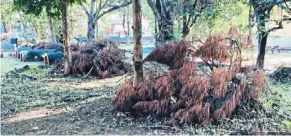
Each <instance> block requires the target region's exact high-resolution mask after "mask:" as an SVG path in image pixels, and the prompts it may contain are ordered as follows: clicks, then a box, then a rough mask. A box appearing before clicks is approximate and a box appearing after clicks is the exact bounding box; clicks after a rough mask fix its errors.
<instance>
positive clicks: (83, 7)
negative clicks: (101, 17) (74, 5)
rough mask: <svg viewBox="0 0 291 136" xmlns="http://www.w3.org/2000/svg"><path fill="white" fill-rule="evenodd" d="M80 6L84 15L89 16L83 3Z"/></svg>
mask: <svg viewBox="0 0 291 136" xmlns="http://www.w3.org/2000/svg"><path fill="white" fill-rule="evenodd" d="M81 6H82V9H83V10H84V12H85V13H86V15H87V16H89V12H88V10H87V9H86V7H85V6H84V4H83V3H81Z"/></svg>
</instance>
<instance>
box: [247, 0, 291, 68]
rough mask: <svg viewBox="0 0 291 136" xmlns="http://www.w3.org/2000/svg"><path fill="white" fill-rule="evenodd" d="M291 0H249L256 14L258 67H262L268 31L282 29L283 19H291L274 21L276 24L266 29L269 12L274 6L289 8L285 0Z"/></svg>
mask: <svg viewBox="0 0 291 136" xmlns="http://www.w3.org/2000/svg"><path fill="white" fill-rule="evenodd" d="M290 1H291V0H251V1H250V4H251V5H252V6H253V8H254V12H255V15H256V24H257V31H258V46H259V47H258V48H259V53H258V57H257V66H258V67H260V68H264V60H265V52H266V45H267V39H268V35H269V33H270V32H272V31H274V30H277V29H283V21H291V18H290V17H285V18H282V19H281V20H277V21H275V22H276V24H277V26H276V27H273V28H270V29H266V22H268V21H270V20H269V19H270V13H271V11H272V9H273V8H274V7H275V6H279V7H281V8H282V9H285V10H289V11H290V10H291V9H290V8H289V7H288V4H287V2H290Z"/></svg>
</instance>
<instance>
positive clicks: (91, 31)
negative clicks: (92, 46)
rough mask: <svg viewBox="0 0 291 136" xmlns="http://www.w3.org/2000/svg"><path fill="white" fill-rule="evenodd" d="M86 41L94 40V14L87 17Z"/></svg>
mask: <svg viewBox="0 0 291 136" xmlns="http://www.w3.org/2000/svg"><path fill="white" fill-rule="evenodd" d="M87 32H88V33H87V37H88V41H94V40H95V22H94V15H90V16H89V17H88V31H87Z"/></svg>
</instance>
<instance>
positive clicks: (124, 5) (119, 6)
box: [94, 0, 132, 23]
mask: <svg viewBox="0 0 291 136" xmlns="http://www.w3.org/2000/svg"><path fill="white" fill-rule="evenodd" d="M131 3H132V1H131V0H130V1H128V2H126V3H124V4H121V5H118V6H114V7H112V8H110V9H108V10H106V11H104V12H102V13H101V14H99V15H97V14H96V18H95V20H94V23H96V22H97V20H98V19H99V18H101V17H102V16H104V15H105V14H108V13H110V12H112V11H114V10H116V9H119V8H122V7H126V6H128V5H130V4H131ZM104 5H105V4H104Z"/></svg>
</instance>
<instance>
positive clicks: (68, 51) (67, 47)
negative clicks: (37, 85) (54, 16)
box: [62, 0, 72, 74]
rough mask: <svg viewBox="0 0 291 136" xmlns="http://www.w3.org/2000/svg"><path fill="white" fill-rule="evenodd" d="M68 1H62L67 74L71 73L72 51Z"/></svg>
mask: <svg viewBox="0 0 291 136" xmlns="http://www.w3.org/2000/svg"><path fill="white" fill-rule="evenodd" d="M67 3H68V2H67V0H62V23H63V42H64V43H63V44H64V52H65V74H70V73H71V61H72V60H71V59H72V58H71V49H70V45H69V38H68V22H67V12H68V7H67Z"/></svg>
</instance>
